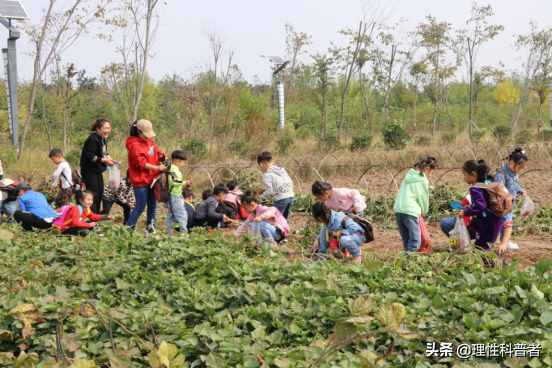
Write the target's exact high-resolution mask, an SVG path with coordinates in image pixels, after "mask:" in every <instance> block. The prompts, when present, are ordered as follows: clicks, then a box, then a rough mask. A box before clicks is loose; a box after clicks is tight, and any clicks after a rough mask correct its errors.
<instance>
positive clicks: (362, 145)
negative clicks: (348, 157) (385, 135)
mask: <svg viewBox="0 0 552 368" xmlns="http://www.w3.org/2000/svg"><path fill="white" fill-rule="evenodd" d="M371 144H372V136H370V135H368V134H363V135H360V136H356V137H353V140H352V141H351V147H350V149H351V152H354V151H362V150H365V149H368V148H370V145H371Z"/></svg>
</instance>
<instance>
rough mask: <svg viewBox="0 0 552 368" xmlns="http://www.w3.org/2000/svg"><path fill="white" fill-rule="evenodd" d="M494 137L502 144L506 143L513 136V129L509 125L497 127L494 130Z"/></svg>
mask: <svg viewBox="0 0 552 368" xmlns="http://www.w3.org/2000/svg"><path fill="white" fill-rule="evenodd" d="M493 135H494V136H495V138H496V139H497V140H498V141H499V142H500V143H505V142H506V141H508V139H509V138H510V136H511V135H512V128H511V127H510V126H509V125H497V126H495V127H494V128H493Z"/></svg>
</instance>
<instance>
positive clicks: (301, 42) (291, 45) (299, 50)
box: [285, 23, 312, 84]
mask: <svg viewBox="0 0 552 368" xmlns="http://www.w3.org/2000/svg"><path fill="white" fill-rule="evenodd" d="M285 30H286V52H287V55H288V58H289V59H288V60H290V67H289V76H290V84H293V80H294V79H295V76H296V75H297V69H298V68H299V64H300V58H301V56H302V55H304V54H305V52H306V48H307V47H308V46H309V45H310V44H311V42H312V38H311V36H309V35H308V34H307V33H305V32H298V31H296V30H295V28H294V27H293V26H292V25H291V24H289V23H288V24H286V25H285Z"/></svg>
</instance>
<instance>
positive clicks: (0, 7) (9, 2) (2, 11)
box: [0, 0, 29, 19]
mask: <svg viewBox="0 0 552 368" xmlns="http://www.w3.org/2000/svg"><path fill="white" fill-rule="evenodd" d="M0 18H8V19H29V16H28V15H27V12H26V11H25V9H24V8H23V5H22V4H21V2H20V1H18V0H0Z"/></svg>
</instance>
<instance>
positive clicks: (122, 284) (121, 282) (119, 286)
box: [115, 278, 130, 290]
mask: <svg viewBox="0 0 552 368" xmlns="http://www.w3.org/2000/svg"><path fill="white" fill-rule="evenodd" d="M115 285H116V286H117V289H119V290H128V289H130V284H129V283H128V282H126V281H125V280H123V279H120V278H116V279H115Z"/></svg>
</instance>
